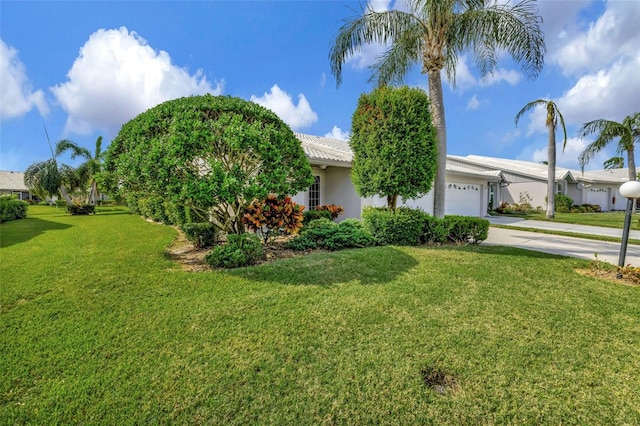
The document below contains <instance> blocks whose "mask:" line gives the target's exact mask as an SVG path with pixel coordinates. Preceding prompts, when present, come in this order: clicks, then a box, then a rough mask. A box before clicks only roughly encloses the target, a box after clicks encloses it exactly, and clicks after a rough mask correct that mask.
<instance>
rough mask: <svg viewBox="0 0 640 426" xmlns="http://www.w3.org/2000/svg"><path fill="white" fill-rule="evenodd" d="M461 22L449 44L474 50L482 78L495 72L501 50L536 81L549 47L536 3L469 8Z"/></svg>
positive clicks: (456, 26)
mask: <svg viewBox="0 0 640 426" xmlns="http://www.w3.org/2000/svg"><path fill="white" fill-rule="evenodd" d="M472 5H474V6H475V3H472ZM457 20H458V21H459V22H456V25H455V27H454V28H453V31H452V33H451V34H450V35H449V36H448V38H449V41H450V43H451V44H452V46H454V45H455V46H456V50H458V51H460V50H459V49H467V48H469V49H471V51H472V52H473V54H474V57H475V61H476V64H477V66H478V68H479V70H480V73H481V75H482V77H487V76H488V75H490V74H491V73H492V72H493V71H494V70H495V67H496V64H497V61H496V56H495V55H496V52H497V51H499V50H504V51H506V52H508V53H509V55H510V56H511V57H512V58H513V59H514V61H515V62H518V63H519V64H520V66H521V69H522V71H523V72H524V74H525V75H526V76H527V77H531V78H534V77H536V76H537V75H538V74H539V73H540V71H541V70H542V68H543V66H544V54H545V53H546V46H545V42H544V34H543V32H542V29H541V28H540V26H541V24H542V18H541V17H540V15H539V13H538V8H537V6H536V3H535V0H522V1H521V2H519V3H518V4H516V5H514V6H510V5H509V4H508V3H507V4H501V3H491V4H489V5H485V6H484V7H482V8H473V9H468V10H467V11H465V12H464V13H462V14H460V15H459V16H457Z"/></svg>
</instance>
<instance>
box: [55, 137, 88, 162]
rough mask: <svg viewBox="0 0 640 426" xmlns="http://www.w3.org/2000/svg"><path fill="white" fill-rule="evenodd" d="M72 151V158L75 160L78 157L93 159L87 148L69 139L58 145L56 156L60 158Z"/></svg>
mask: <svg viewBox="0 0 640 426" xmlns="http://www.w3.org/2000/svg"><path fill="white" fill-rule="evenodd" d="M67 151H71V158H72V159H75V158H77V157H82V158H86V159H90V158H91V153H90V152H89V150H88V149H87V148H84V147H81V146H80V145H78V144H76V143H75V142H72V141H70V140H68V139H62V140H60V141H58V142H57V143H56V153H55V156H56V157H58V156H60V155H61V154H63V153H65V152H67Z"/></svg>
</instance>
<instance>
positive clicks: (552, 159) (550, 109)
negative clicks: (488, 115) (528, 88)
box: [515, 99, 567, 219]
mask: <svg viewBox="0 0 640 426" xmlns="http://www.w3.org/2000/svg"><path fill="white" fill-rule="evenodd" d="M537 106H546V108H547V119H546V121H545V124H546V126H547V129H549V139H548V141H549V144H548V146H547V219H553V218H554V217H555V215H556V128H557V127H558V119H560V124H561V126H562V131H563V132H564V142H563V143H562V150H563V151H564V149H565V148H566V146H567V127H566V126H565V124H564V117H563V116H562V114H561V113H560V110H559V109H558V106H557V105H556V104H555V103H554V102H553V101H549V100H546V99H537V100H535V101H533V102H529V103H528V104H526V105H525V106H524V107H523V108H522V109H521V110H520V111H519V112H518V114H516V119H515V121H516V127H517V126H518V121H519V120H520V117H522V115H523V114H525V113H526V112H527V111H530V110H531V109H533V108H535V107H537Z"/></svg>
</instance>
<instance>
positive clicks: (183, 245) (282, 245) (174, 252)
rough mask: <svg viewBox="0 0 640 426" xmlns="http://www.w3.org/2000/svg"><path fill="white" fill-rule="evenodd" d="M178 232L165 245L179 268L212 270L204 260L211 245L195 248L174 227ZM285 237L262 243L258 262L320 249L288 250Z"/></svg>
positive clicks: (194, 270)
mask: <svg viewBox="0 0 640 426" xmlns="http://www.w3.org/2000/svg"><path fill="white" fill-rule="evenodd" d="M176 231H177V232H178V236H177V237H176V238H175V239H174V240H173V241H172V243H171V245H170V246H169V247H167V256H168V257H169V258H170V259H171V260H174V261H175V262H177V263H178V264H179V265H180V268H181V269H182V270H184V271H189V272H200V271H213V270H214V269H215V268H212V267H211V266H209V265H208V264H207V262H206V261H205V260H204V258H205V256H206V255H207V253H209V252H210V251H211V247H208V248H197V247H194V245H193V243H191V242H190V241H189V240H187V237H186V236H185V235H184V232H182V230H181V229H179V228H176ZM286 244H287V239H286V238H282V239H279V240H276V241H274V242H273V243H271V244H269V245H264V246H263V249H264V253H265V258H264V260H262V261H260V262H258V264H261V263H268V262H273V261H274V260H278V259H287V258H290V257H299V256H304V255H306V254H309V253H311V252H315V251H320V250H309V251H296V250H289V249H287V248H286Z"/></svg>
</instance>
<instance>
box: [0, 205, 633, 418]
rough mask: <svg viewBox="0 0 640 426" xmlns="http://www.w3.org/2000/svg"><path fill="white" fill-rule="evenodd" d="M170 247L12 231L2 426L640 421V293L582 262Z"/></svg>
mask: <svg viewBox="0 0 640 426" xmlns="http://www.w3.org/2000/svg"><path fill="white" fill-rule="evenodd" d="M175 235H176V232H175V230H173V229H172V228H169V227H165V226H161V225H156V224H151V223H148V222H145V221H143V220H142V219H140V218H139V217H137V216H133V215H129V214H127V212H126V211H125V210H123V209H120V208H103V209H99V211H98V214H97V215H95V216H84V217H80V216H79V217H70V216H67V215H66V214H65V213H64V212H63V211H62V210H56V209H55V208H47V207H31V208H30V210H29V217H28V219H26V220H22V221H16V222H9V223H6V224H2V225H0V247H1V248H0V277H1V282H2V284H1V287H0V288H1V291H0V423H2V424H68V423H76V424H78V423H79V424H87V423H89V424H140V423H151V424H157V423H162V424H167V423H169V424H173V423H178V424H243V425H244V424H303V425H304V424H309V425H311V424H313V425H317V424H336V423H339V424H372V423H384V424H541V423H545V424H612V423H613V424H639V423H640V393H639V392H638V389H640V374H638V371H639V370H640V350H639V349H640V304H639V303H638V300H639V297H640V288H638V287H628V286H623V285H619V284H615V283H611V282H608V281H603V280H598V279H594V278H588V277H584V276H582V275H580V274H578V273H577V272H575V269H576V268H584V267H585V266H586V265H587V263H588V262H587V261H582V260H576V259H568V258H562V257H557V256H553V255H547V254H542V253H535V252H527V251H523V250H517V249H510V248H504V247H483V246H479V247H442V248H430V247H417V248H409V247H376V248H371V249H361V250H350V251H343V252H336V253H318V254H312V255H309V256H306V257H301V258H295V259H286V260H282V261H278V262H275V263H271V264H265V265H261V266H258V267H253V268H245V269H239V270H234V271H215V272H204V273H189V272H184V271H181V270H180V269H179V267H178V265H176V264H175V263H173V262H172V261H171V260H170V259H168V258H167V257H166V256H165V254H164V251H165V248H166V246H167V245H168V244H170V242H171V241H172V239H173V238H174V237H175ZM432 370H437V371H439V372H442V373H443V374H444V375H447V376H448V377H450V378H453V379H452V380H454V381H455V386H453V387H452V388H447V389H446V390H445V392H444V393H441V392H438V391H436V390H434V389H433V388H432V387H430V386H427V385H425V383H424V381H423V371H432Z"/></svg>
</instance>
